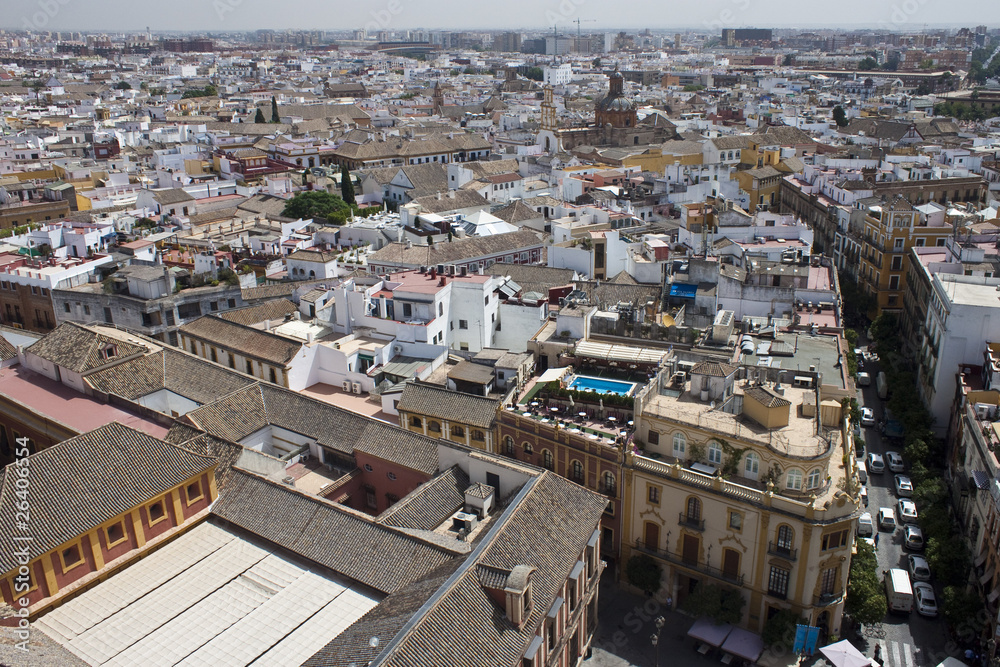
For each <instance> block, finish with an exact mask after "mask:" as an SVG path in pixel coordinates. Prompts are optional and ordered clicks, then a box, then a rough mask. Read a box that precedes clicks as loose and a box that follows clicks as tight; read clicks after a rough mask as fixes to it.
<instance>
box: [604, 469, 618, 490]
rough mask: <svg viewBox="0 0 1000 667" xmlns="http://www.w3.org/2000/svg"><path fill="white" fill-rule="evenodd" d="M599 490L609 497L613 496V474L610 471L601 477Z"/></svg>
mask: <svg viewBox="0 0 1000 667" xmlns="http://www.w3.org/2000/svg"><path fill="white" fill-rule="evenodd" d="M601 490H602V491H604V493H606V494H608V495H609V496H613V495H615V474H614V473H613V472H611V471H610V470H607V471H605V473H604V474H603V475H602V476H601Z"/></svg>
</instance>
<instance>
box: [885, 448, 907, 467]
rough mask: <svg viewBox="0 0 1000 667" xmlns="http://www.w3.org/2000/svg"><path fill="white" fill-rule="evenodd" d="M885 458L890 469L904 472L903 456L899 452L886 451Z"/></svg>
mask: <svg viewBox="0 0 1000 667" xmlns="http://www.w3.org/2000/svg"><path fill="white" fill-rule="evenodd" d="M885 460H886V463H888V464H889V470H891V471H893V472H903V457H902V456H900V455H899V452H886V453H885Z"/></svg>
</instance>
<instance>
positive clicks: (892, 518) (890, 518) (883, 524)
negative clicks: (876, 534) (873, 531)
mask: <svg viewBox="0 0 1000 667" xmlns="http://www.w3.org/2000/svg"><path fill="white" fill-rule="evenodd" d="M878 527H879V530H885V531H888V532H890V533H891V532H893V531H894V530H896V515H895V514H894V513H893V511H892V508H891V507H879V508H878Z"/></svg>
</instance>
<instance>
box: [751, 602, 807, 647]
mask: <svg viewBox="0 0 1000 667" xmlns="http://www.w3.org/2000/svg"><path fill="white" fill-rule="evenodd" d="M803 622H804V621H803V618H802V617H801V616H799V615H798V614H796V613H795V612H794V611H792V610H791V609H782V610H780V611H778V612H776V613H775V614H774V616H772V617H771V618H769V619H767V621H766V622H765V623H764V630H763V632H761V633H760V635H761V638H762V639H763V640H764V645H765V646H786V647H787V646H792V645H793V644H794V643H795V626H796V625H798V624H799V623H803Z"/></svg>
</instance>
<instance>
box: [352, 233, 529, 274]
mask: <svg viewBox="0 0 1000 667" xmlns="http://www.w3.org/2000/svg"><path fill="white" fill-rule="evenodd" d="M542 246H543V242H542V240H541V239H540V238H539V236H538V234H536V233H535V232H532V231H528V230H521V231H518V232H510V233H507V234H495V235H493V236H479V237H473V238H466V239H455V240H454V241H453V242H451V243H435V244H434V245H432V246H421V245H414V246H413V247H411V248H404V247H403V244H401V243H390V244H388V245H386V246H384V247H383V248H381V249H380V250H377V251H376V252H375V253H374V254H372V255H371V256H370V257H369V258H368V264H369V266H371V265H379V264H385V265H389V266H425V265H426V266H430V265H434V264H455V263H457V262H463V261H465V260H471V259H475V258H477V257H485V256H490V255H499V254H504V253H509V254H512V255H513V254H514V253H518V252H520V251H522V250H526V249H530V248H538V247H542Z"/></svg>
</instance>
